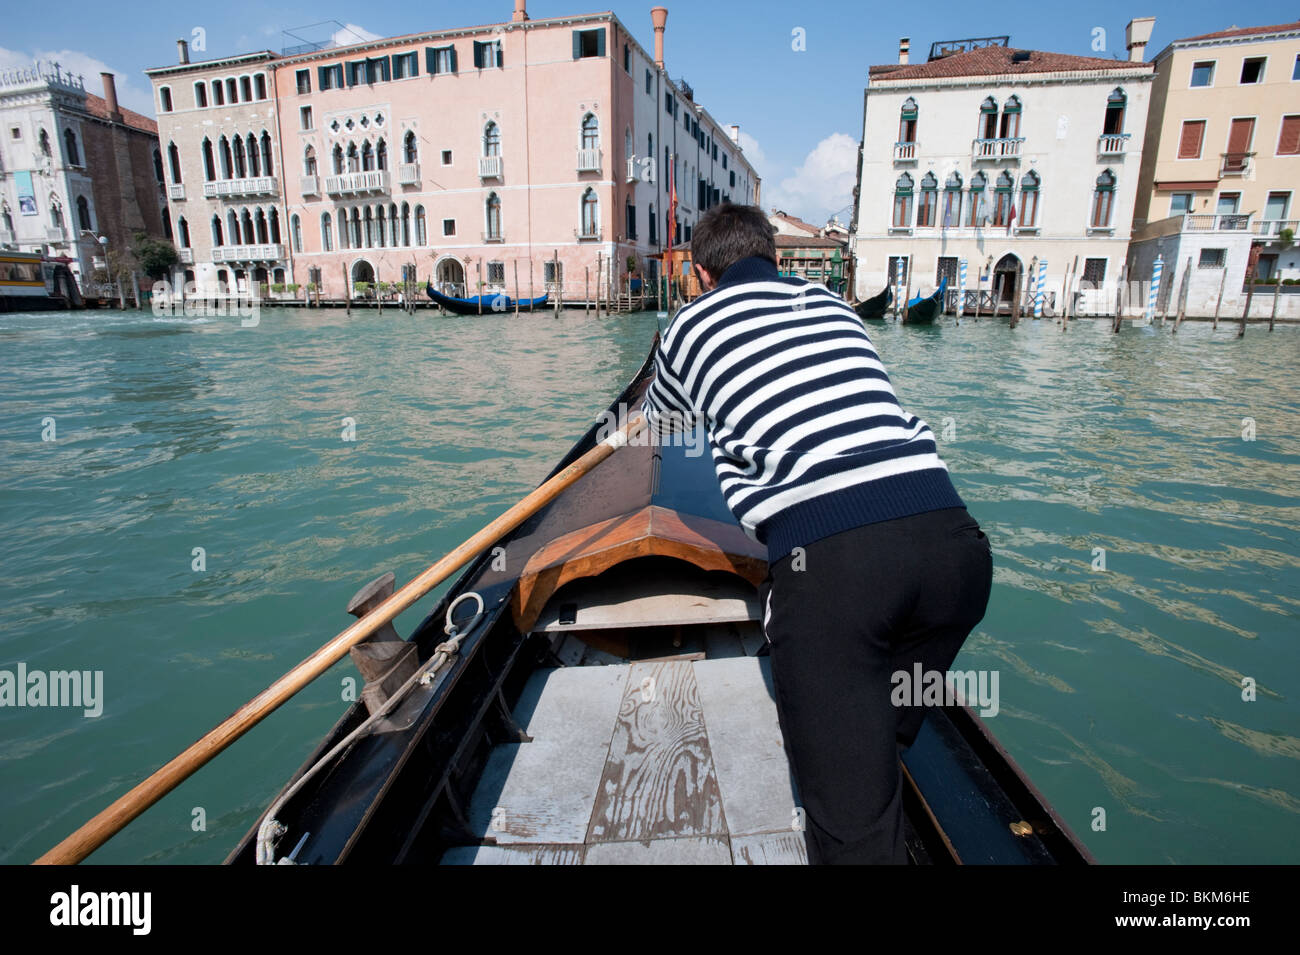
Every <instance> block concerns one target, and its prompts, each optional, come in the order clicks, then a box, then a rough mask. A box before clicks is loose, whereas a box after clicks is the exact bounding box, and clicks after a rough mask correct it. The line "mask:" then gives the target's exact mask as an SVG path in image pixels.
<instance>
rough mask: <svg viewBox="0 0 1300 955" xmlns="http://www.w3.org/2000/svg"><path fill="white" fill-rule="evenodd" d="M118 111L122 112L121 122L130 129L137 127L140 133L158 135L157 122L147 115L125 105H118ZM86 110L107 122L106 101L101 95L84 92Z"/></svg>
mask: <svg viewBox="0 0 1300 955" xmlns="http://www.w3.org/2000/svg"><path fill="white" fill-rule="evenodd" d="M118 111H119V112H120V113H121V114H122V122H123V124H125V125H127V126H130V127H131V128H132V129H138V130H140V132H142V133H149V134H150V135H152V136H157V135H158V124H157V123H155V122H154V121H153V120H152V119H150V118H149V117H148V116H144V115H142V114H140V113H137V112H136V111H135V110H133V109H127V108H126V107H125V106H121V105H119V106H118ZM86 112H88V113H89V114H90V115H91V116H95V117H98V118H99V119H102V120H104V121H105V122H108V101H107V100H105V99H104V97H102V96H96V95H95V94H94V93H87V94H86Z"/></svg>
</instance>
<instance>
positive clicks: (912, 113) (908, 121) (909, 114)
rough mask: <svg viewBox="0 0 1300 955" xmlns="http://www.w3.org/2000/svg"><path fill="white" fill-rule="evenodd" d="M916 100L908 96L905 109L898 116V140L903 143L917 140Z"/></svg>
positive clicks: (904, 104)
mask: <svg viewBox="0 0 1300 955" xmlns="http://www.w3.org/2000/svg"><path fill="white" fill-rule="evenodd" d="M916 116H917V108H916V100H914V99H912V97H910V96H909V97H908V98H907V100H906V101H905V102H904V103H903V109H902V111H901V113H900V115H899V118H898V142H899V144H900V145H902V144H903V143H913V144H914V143H915V142H916Z"/></svg>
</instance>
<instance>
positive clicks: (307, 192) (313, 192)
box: [298, 176, 320, 196]
mask: <svg viewBox="0 0 1300 955" xmlns="http://www.w3.org/2000/svg"><path fill="white" fill-rule="evenodd" d="M298 191H299V192H301V193H302V194H303V195H304V196H319V195H320V176H302V177H301V178H299V180H298Z"/></svg>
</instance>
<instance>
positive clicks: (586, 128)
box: [582, 113, 600, 149]
mask: <svg viewBox="0 0 1300 955" xmlns="http://www.w3.org/2000/svg"><path fill="white" fill-rule="evenodd" d="M582 148H583V149H599V148H600V120H598V119H597V118H596V115H595V114H594V113H588V114H587V115H586V116H584V117H582Z"/></svg>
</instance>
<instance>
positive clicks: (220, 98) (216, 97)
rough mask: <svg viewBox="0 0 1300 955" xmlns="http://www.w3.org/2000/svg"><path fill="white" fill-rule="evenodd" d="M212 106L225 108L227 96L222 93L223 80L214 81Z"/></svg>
mask: <svg viewBox="0 0 1300 955" xmlns="http://www.w3.org/2000/svg"><path fill="white" fill-rule="evenodd" d="M212 105H213V106H225V105H226V94H225V93H223V92H222V91H221V80H213V81H212Z"/></svg>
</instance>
